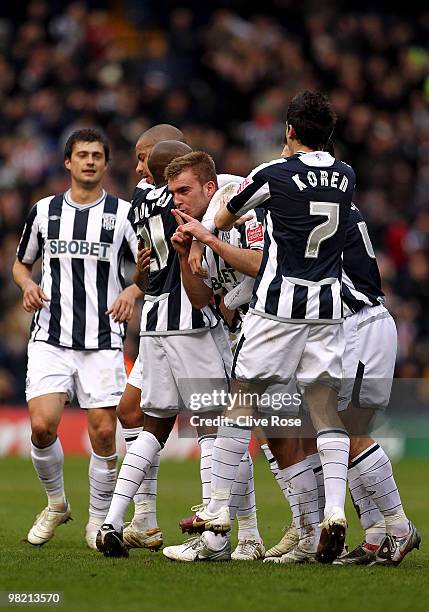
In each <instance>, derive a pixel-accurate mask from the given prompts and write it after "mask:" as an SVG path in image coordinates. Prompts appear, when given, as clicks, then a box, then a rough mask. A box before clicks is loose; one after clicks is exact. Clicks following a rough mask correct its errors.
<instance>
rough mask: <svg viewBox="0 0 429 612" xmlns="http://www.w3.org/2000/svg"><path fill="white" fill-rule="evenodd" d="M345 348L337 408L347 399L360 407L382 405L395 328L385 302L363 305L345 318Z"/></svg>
mask: <svg viewBox="0 0 429 612" xmlns="http://www.w3.org/2000/svg"><path fill="white" fill-rule="evenodd" d="M344 336H345V341H346V348H345V352H344V356H343V384H342V386H341V390H340V393H339V400H338V401H339V404H338V409H339V410H345V409H346V408H347V406H348V405H349V403H350V402H352V403H353V405H354V406H356V407H359V406H362V407H363V408H385V407H386V406H387V404H388V403H389V399H390V392H391V390H392V380H393V373H394V370H395V361H396V349H397V342H398V338H397V332H396V326H395V322H394V320H393V318H392V316H391V315H390V313H389V311H388V310H387V309H386V308H385V307H384V306H381V305H380V306H366V307H365V308H363V309H362V310H360V311H359V312H357V313H356V314H354V315H351V316H350V317H347V318H346V320H345V322H344Z"/></svg>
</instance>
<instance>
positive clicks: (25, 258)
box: [16, 204, 43, 264]
mask: <svg viewBox="0 0 429 612" xmlns="http://www.w3.org/2000/svg"><path fill="white" fill-rule="evenodd" d="M42 246H43V240H42V235H41V233H40V231H39V223H38V216H37V204H35V205H34V206H33V208H32V209H31V210H30V212H29V214H28V217H27V220H26V222H25V226H24V230H23V232H22V236H21V240H20V241H19V245H18V249H17V252H16V256H17V258H18V261H20V262H21V263H25V264H32V263H34V262H35V261H37V259H39V257H40V256H41V254H42Z"/></svg>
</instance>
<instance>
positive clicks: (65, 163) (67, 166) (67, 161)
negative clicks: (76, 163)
mask: <svg viewBox="0 0 429 612" xmlns="http://www.w3.org/2000/svg"><path fill="white" fill-rule="evenodd" d="M64 166H65V167H66V169H67V170H70V168H71V161H70V159H69V158H68V157H66V158H65V159H64Z"/></svg>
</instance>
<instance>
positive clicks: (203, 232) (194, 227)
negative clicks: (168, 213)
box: [174, 210, 212, 244]
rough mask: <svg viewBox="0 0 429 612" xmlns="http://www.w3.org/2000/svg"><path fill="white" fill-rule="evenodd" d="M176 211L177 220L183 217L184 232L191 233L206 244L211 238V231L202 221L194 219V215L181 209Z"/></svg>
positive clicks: (182, 227) (182, 228) (182, 226)
mask: <svg viewBox="0 0 429 612" xmlns="http://www.w3.org/2000/svg"><path fill="white" fill-rule="evenodd" d="M174 212H175V213H176V214H175V215H174V216H175V217H176V220H177V218H178V217H180V219H181V224H180V228H181V230H182V231H183V232H185V233H186V234H191V236H193V237H194V238H196V239H197V240H199V241H200V242H202V243H203V244H206V242H207V241H208V240H210V239H211V237H212V234H211V232H209V230H208V229H206V228H205V227H204V225H203V224H202V223H200V222H199V221H197V220H196V219H194V217H191V215H187V214H186V213H184V212H183V211H181V210H175V211H174Z"/></svg>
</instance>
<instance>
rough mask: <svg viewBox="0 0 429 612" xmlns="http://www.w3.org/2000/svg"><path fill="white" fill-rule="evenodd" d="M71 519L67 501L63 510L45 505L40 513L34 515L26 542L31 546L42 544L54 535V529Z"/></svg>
mask: <svg viewBox="0 0 429 612" xmlns="http://www.w3.org/2000/svg"><path fill="white" fill-rule="evenodd" d="M70 520H71V509H70V504H69V502H68V501H67V507H66V509H65V510H64V511H63V512H57V511H54V510H50V509H49V507H48V506H47V507H46V508H45V509H44V510H42V512H41V513H40V514H38V515H37V516H36V520H35V521H34V524H33V526H32V528H31V529H30V531H29V532H28V535H27V538H26V539H27V542H29V543H30V544H33V546H42V544H45V543H46V542H49V540H50V539H51V538H52V537H53V536H54V533H55V529H56V528H57V527H59V526H60V525H62V524H63V523H67V521H70Z"/></svg>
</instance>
